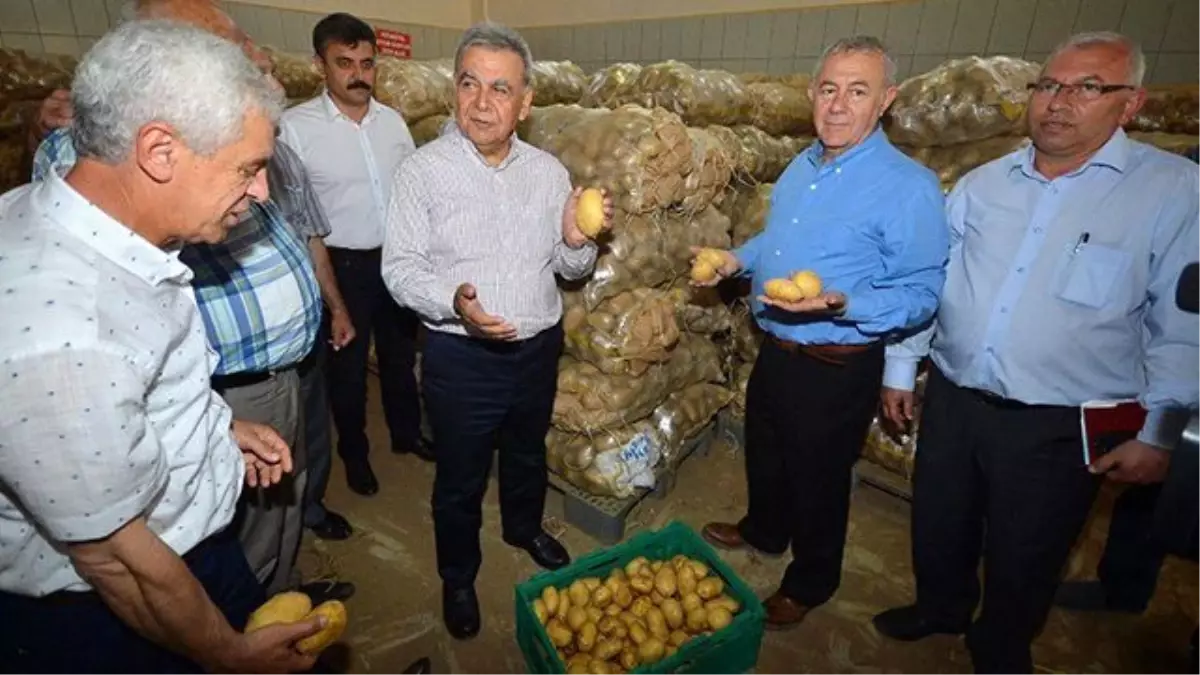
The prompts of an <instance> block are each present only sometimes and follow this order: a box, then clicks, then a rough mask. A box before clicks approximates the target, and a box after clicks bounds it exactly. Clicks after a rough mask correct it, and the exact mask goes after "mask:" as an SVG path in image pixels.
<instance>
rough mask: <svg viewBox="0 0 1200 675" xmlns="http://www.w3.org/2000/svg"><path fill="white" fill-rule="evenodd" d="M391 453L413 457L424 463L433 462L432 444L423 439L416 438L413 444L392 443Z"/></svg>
mask: <svg viewBox="0 0 1200 675" xmlns="http://www.w3.org/2000/svg"><path fill="white" fill-rule="evenodd" d="M392 452H394V453H396V454H397V455H414V456H415V457H416V458H417V459H421V460H424V461H426V462H432V461H433V457H434V455H433V443H432V442H431V441H429V440H427V439H425V438H418V439H417V442H416V443H415V444H411V445H410V444H408V443H392Z"/></svg>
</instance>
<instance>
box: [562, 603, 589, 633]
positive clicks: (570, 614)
mask: <svg viewBox="0 0 1200 675" xmlns="http://www.w3.org/2000/svg"><path fill="white" fill-rule="evenodd" d="M587 622H588V615H587V611H586V610H584V609H583V608H582V607H572V608H571V609H568V610H567V626H569V627H570V628H571V630H572V631H574V632H578V631H579V629H580V628H583V624H585V623H587Z"/></svg>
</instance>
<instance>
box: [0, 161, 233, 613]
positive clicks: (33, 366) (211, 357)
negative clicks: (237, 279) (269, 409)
mask: <svg viewBox="0 0 1200 675" xmlns="http://www.w3.org/2000/svg"><path fill="white" fill-rule="evenodd" d="M190 281H191V272H190V271H189V270H188V268H187V267H186V266H185V265H184V264H183V263H181V262H179V260H178V257H177V253H174V252H165V251H163V250H161V249H159V248H157V247H155V246H153V245H152V244H150V243H149V242H147V241H146V240H145V239H143V238H141V237H140V236H138V235H136V234H134V233H133V232H132V231H130V230H129V229H128V228H126V227H125V226H123V225H121V224H120V223H118V222H117V221H115V220H113V219H112V218H110V217H108V216H107V215H106V214H105V213H103V212H102V211H100V210H99V209H98V208H96V207H94V206H92V205H91V204H90V203H88V202H87V201H86V200H85V199H84V198H83V197H82V196H80V195H79V194H78V193H77V192H75V191H74V190H73V189H72V188H70V187H69V186H68V185H67V184H66V183H65V182H63V180H62V179H60V178H58V176H56V175H52V176H49V177H47V179H46V181H45V182H44V183H40V184H36V185H26V186H23V187H20V188H17V189H16V190H13V191H11V192H9V193H7V194H6V195H4V196H2V197H0V316H2V317H4V319H3V320H2V321H0V411H3V412H2V413H0V590H3V591H8V592H12V593H19V594H24V595H44V594H47V593H52V592H54V591H58V590H61V589H69V590H87V589H88V588H89V587H88V585H87V584H86V583H85V582H84V581H82V580H81V579H80V577H79V575H78V574H76V572H75V570H74V568H73V567H72V565H71V563H70V560H69V559H68V558H67V557H66V555H65V554H64V553H63V550H64V547H63V544H65V543H70V542H80V541H89V540H95V539H102V538H104V537H107V536H108V535H110V534H112V533H113V532H114V531H116V530H117V529H119V528H120V527H122V526H123V525H125V524H126V523H128V522H129V521H130V520H132V519H134V518H135V517H137V516H139V515H144V516H145V517H146V519H147V523H148V524H149V527H150V529H151V530H153V531H154V532H155V533H157V534H158V536H159V537H161V538H162V540H163V541H164V542H165V543H166V544H167V545H168V546H170V547H171V548H172V549H173V550H175V551H176V552H178V553H180V554H182V553H185V552H187V551H188V550H190V549H191V548H192V547H193V546H195V545H196V544H197V543H199V542H200V541H202V540H203V539H205V538H206V537H208V536H209V535H211V534H213V533H215V532H218V531H220V530H221V529H223V528H224V527H225V526H226V525H228V524H229V521H230V520H231V519H232V517H233V510H234V503H235V502H236V500H237V497H238V494H239V493H240V491H241V485H242V476H243V474H244V468H243V464H242V457H241V453H240V451H239V450H238V449H237V446H236V445H235V443H234V441H233V438H232V435H231V433H230V422H231V416H230V412H229V408H228V407H227V406H226V405H225V403H224V402H223V401H222V400H221V398H220V397H219V396H217V395H216V394H214V393H213V391H212V389H211V388H210V386H209V376H210V374H211V373H212V369H213V367H214V366H215V364H216V357H215V354H214V353H213V352H212V351H211V349H210V348H209V347H208V343H207V340H206V338H205V332H204V323H203V321H202V320H201V318H200V315H199V312H198V311H197V309H196V302H195V298H194V296H193V295H192V291H191V286H190V283H189V282H190Z"/></svg>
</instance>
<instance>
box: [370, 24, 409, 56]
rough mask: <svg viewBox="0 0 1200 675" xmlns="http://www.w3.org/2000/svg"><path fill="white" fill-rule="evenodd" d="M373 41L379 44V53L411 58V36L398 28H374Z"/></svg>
mask: <svg viewBox="0 0 1200 675" xmlns="http://www.w3.org/2000/svg"><path fill="white" fill-rule="evenodd" d="M375 42H376V43H377V44H378V45H379V53H380V54H387V55H389V56H395V57H397V58H401V59H411V58H412V36H411V35H409V34H408V33H401V32H400V31H398V30H389V29H387V28H376V29H375Z"/></svg>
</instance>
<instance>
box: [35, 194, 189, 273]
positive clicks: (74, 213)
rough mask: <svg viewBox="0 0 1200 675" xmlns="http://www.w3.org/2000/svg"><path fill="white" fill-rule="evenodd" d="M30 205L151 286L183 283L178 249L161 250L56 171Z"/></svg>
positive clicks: (183, 269)
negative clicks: (168, 281)
mask: <svg viewBox="0 0 1200 675" xmlns="http://www.w3.org/2000/svg"><path fill="white" fill-rule="evenodd" d="M34 204H35V206H36V208H37V209H38V210H40V211H41V212H42V213H43V214H44V215H45V217H47V218H49V219H51V220H53V221H54V222H55V223H56V224H57V225H58V226H59V227H61V228H63V229H64V230H65V231H67V232H68V233H70V234H71V235H73V236H74V237H76V238H77V239H79V240H80V241H81V242H83V244H84V245H85V246H87V247H89V248H91V249H92V250H94V251H96V252H97V253H99V254H100V255H101V256H103V257H104V258H107V259H108V260H109V261H111V262H112V263H113V264H114V265H117V266H118V267H120V268H122V269H124V270H125V271H127V272H129V273H130V274H132V275H134V276H136V277H138V278H140V279H143V280H145V281H146V283H148V284H150V285H151V286H157V285H158V284H160V283H162V282H163V281H167V280H177V281H180V282H183V283H187V282H189V281H191V279H192V271H191V270H190V269H188V267H187V265H184V264H183V263H182V262H180V261H179V251H178V248H176V249H175V250H173V251H165V250H163V249H160V248H158V247H157V246H155V245H154V244H151V243H150V242H149V241H146V239H144V238H143V237H142V236H141V235H139V234H137V233H136V232H134V231H133V230H131V229H129V228H128V227H126V226H125V225H123V224H121V223H120V222H117V221H116V220H114V219H113V218H112V217H111V216H109V215H108V214H107V213H105V212H104V211H101V210H100V209H99V208H98V207H96V206H95V205H94V204H92V203H91V202H89V201H88V200H87V199H85V198H84V197H83V195H81V194H79V193H78V192H76V191H75V189H74V188H72V187H71V186H70V185H68V184H67V183H66V181H64V180H63V179H62V178H59V176H58V174H56V173H54V172H50V174H49V175H47V176H46V178H45V180H44V181H42V183H41V184H40V185H38V186H37V187H36V188H35V195H34Z"/></svg>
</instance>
